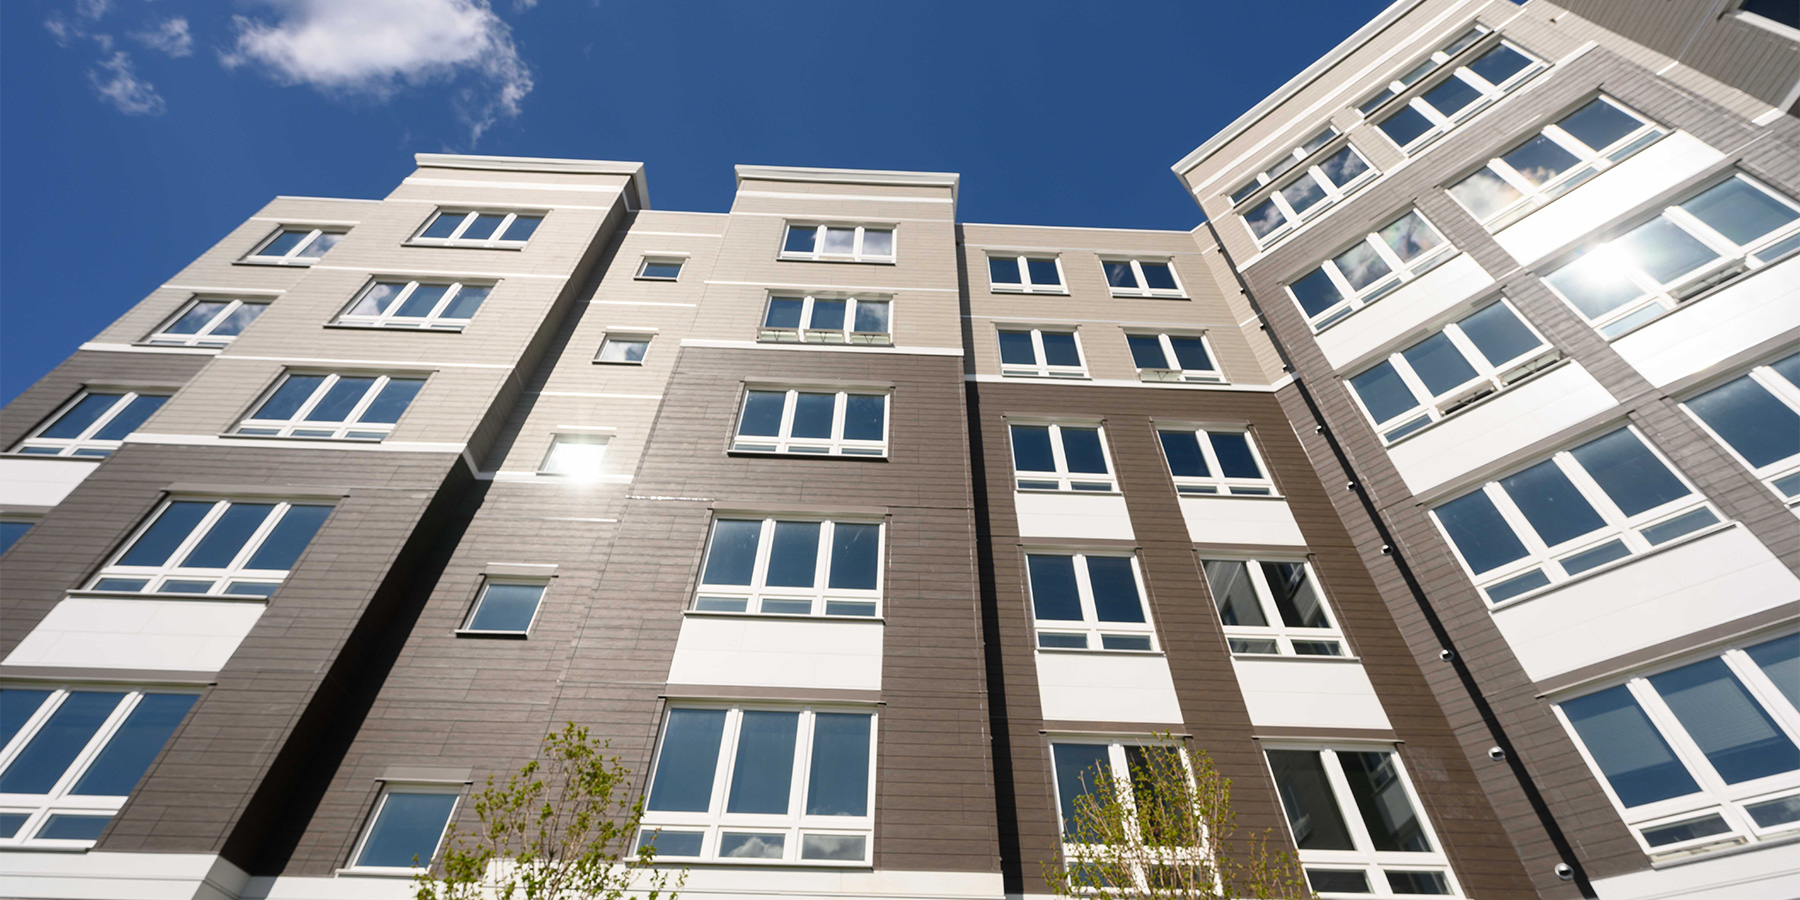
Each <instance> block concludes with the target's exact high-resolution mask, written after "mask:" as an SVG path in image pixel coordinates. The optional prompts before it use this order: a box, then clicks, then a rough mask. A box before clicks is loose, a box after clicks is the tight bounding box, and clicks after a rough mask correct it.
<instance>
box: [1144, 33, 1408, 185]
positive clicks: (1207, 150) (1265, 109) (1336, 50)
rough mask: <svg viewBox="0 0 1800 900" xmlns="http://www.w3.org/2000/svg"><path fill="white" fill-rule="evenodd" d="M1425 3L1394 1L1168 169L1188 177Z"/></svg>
mask: <svg viewBox="0 0 1800 900" xmlns="http://www.w3.org/2000/svg"><path fill="white" fill-rule="evenodd" d="M1424 3H1425V0H1394V2H1393V3H1391V4H1389V5H1388V7H1387V9H1384V10H1382V11H1381V12H1379V13H1377V14H1376V16H1375V18H1373V19H1370V20H1369V22H1368V24H1366V25H1364V26H1363V27H1361V28H1358V29H1356V31H1355V33H1353V34H1351V35H1350V36H1349V37H1347V38H1345V39H1343V40H1342V41H1341V42H1339V43H1338V45H1337V46H1336V47H1333V48H1331V51H1330V52H1328V53H1326V54H1325V55H1324V56H1321V57H1319V58H1318V59H1317V60H1315V61H1314V62H1313V64H1312V65H1310V66H1307V67H1306V68H1304V69H1302V70H1300V74H1298V75H1295V76H1294V77H1292V78H1290V79H1288V80H1287V83H1286V84H1283V85H1282V86H1281V87H1279V88H1276V89H1275V92H1274V93H1272V94H1270V95H1269V96H1267V97H1264V98H1263V99H1262V102H1260V103H1258V104H1256V105H1255V106H1252V107H1250V110H1249V111H1248V112H1246V113H1244V114H1243V115H1241V116H1238V117H1237V118H1236V119H1235V120H1233V121H1232V123H1231V124H1230V125H1227V126H1225V127H1224V128H1222V129H1220V130H1219V132H1218V133H1217V134H1214V135H1213V136H1212V137H1210V138H1207V139H1206V142H1205V143H1203V144H1201V145H1200V146H1198V147H1195V148H1194V149H1193V151H1192V152H1190V153H1188V155H1186V156H1183V157H1182V158H1181V160H1180V161H1179V162H1177V163H1175V165H1173V166H1170V167H1169V168H1171V169H1173V170H1174V171H1175V175H1176V176H1177V177H1180V176H1183V175H1186V174H1187V173H1188V172H1190V171H1192V170H1193V168H1194V166H1196V165H1198V164H1199V163H1200V161H1201V160H1203V159H1205V158H1207V157H1208V156H1211V155H1212V154H1213V153H1214V152H1216V151H1217V150H1218V149H1219V148H1220V147H1222V146H1224V145H1225V144H1227V143H1229V142H1231V141H1232V140H1235V139H1236V138H1237V137H1238V136H1239V135H1241V134H1243V133H1244V132H1245V131H1248V130H1249V128H1250V126H1252V125H1255V124H1256V123H1257V122H1259V121H1261V120H1262V119H1263V118H1265V117H1266V116H1268V115H1269V113H1271V112H1273V111H1274V110H1275V108H1276V107H1279V106H1280V105H1281V104H1283V103H1286V102H1287V101H1288V100H1290V99H1292V98H1293V97H1294V95H1295V94H1298V93H1300V91H1301V90H1303V89H1305V88H1306V87H1307V86H1308V85H1310V84H1312V83H1313V82H1314V81H1317V80H1318V79H1319V76H1321V75H1323V74H1325V72H1327V71H1329V70H1330V69H1331V68H1332V67H1333V66H1336V65H1337V64H1338V63H1340V62H1343V61H1344V60H1345V59H1346V58H1348V57H1349V56H1350V54H1351V53H1354V52H1355V51H1356V50H1357V49H1359V48H1361V47H1362V46H1363V45H1364V44H1367V43H1368V42H1369V41H1370V40H1372V39H1374V37H1375V36H1376V35H1377V34H1380V33H1381V32H1383V31H1386V30H1387V28H1388V26H1390V25H1393V24H1394V23H1395V22H1396V21H1398V20H1399V19H1400V18H1402V17H1403V16H1405V15H1406V14H1407V13H1410V12H1412V11H1413V10H1414V9H1417V8H1418V7H1419V6H1421V5H1423V4H1424ZM1184 183H1185V182H1184Z"/></svg>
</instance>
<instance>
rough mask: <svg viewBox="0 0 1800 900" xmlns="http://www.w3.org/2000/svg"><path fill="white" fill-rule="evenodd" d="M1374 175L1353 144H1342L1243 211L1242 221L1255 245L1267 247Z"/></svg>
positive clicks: (1373, 168) (1368, 180)
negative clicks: (1254, 239) (1333, 151)
mask: <svg viewBox="0 0 1800 900" xmlns="http://www.w3.org/2000/svg"><path fill="white" fill-rule="evenodd" d="M1378 174H1380V173H1378V172H1376V171H1375V167H1374V166H1371V165H1369V161H1368V160H1366V159H1364V158H1363V155H1362V154H1361V153H1359V152H1357V150H1356V148H1355V147H1352V146H1350V145H1349V144H1345V145H1344V146H1342V147H1340V148H1338V150H1337V152H1335V153H1332V154H1330V155H1329V156H1325V157H1323V158H1321V159H1318V160H1316V161H1314V162H1313V163H1312V164H1311V165H1309V166H1307V167H1306V168H1305V169H1304V170H1303V171H1302V172H1300V173H1299V174H1298V175H1295V176H1293V177H1292V178H1289V179H1288V180H1287V182H1286V183H1285V184H1283V185H1281V186H1280V187H1279V188H1277V189H1275V190H1274V191H1271V192H1270V193H1269V195H1268V196H1267V197H1264V198H1263V200H1262V202H1261V203H1258V204H1256V205H1255V206H1252V207H1250V208H1248V209H1246V210H1244V211H1243V217H1244V224H1245V225H1246V226H1248V227H1249V228H1250V233H1251V234H1252V235H1255V237H1256V241H1257V243H1258V244H1259V245H1262V246H1267V245H1269V244H1272V243H1274V242H1275V241H1277V240H1280V239H1281V238H1283V237H1285V236H1287V233H1288V232H1289V231H1292V230H1293V229H1294V228H1295V227H1296V226H1298V225H1299V224H1300V223H1301V222H1304V221H1306V220H1308V219H1310V218H1312V217H1313V216H1316V215H1318V214H1319V213H1322V212H1324V211H1325V210H1327V209H1330V208H1331V206H1332V204H1334V203H1337V202H1338V201H1340V200H1342V199H1344V198H1345V197H1347V196H1349V195H1350V194H1351V193H1353V192H1355V191H1356V190H1357V189H1358V188H1360V187H1362V186H1363V185H1365V184H1368V183H1369V182H1370V181H1373V180H1374V179H1375V177H1376V175H1378ZM1251 193H1252V194H1254V193H1256V191H1252V192H1251Z"/></svg>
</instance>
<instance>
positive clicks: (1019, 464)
mask: <svg viewBox="0 0 1800 900" xmlns="http://www.w3.org/2000/svg"><path fill="white" fill-rule="evenodd" d="M1008 430H1009V432H1010V433H1011V435H1012V456H1013V476H1014V483H1015V485H1016V486H1017V488H1018V489H1019V490H1021V491H1114V490H1117V489H1118V486H1117V483H1116V482H1115V481H1114V480H1113V475H1112V463H1111V458H1110V456H1109V455H1108V453H1107V450H1106V435H1105V432H1104V430H1103V429H1102V428H1101V427H1100V426H1098V425H1078V424H1061V423H1050V424H1042V425H1039V424H1031V423H1021V422H1015V423H1012V424H1011V425H1010V426H1009V427H1008Z"/></svg>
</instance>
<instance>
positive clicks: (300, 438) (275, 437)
mask: <svg viewBox="0 0 1800 900" xmlns="http://www.w3.org/2000/svg"><path fill="white" fill-rule="evenodd" d="M219 437H222V438H237V439H239V440H246V441H283V442H286V441H292V442H294V443H298V444H379V443H381V442H382V441H385V440H387V438H386V437H378V438H352V437H341V438H339V437H309V436H307V435H303V434H239V433H237V432H235V431H227V432H223V433H221V434H220V435H219Z"/></svg>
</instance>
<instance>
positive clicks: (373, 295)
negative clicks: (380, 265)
mask: <svg viewBox="0 0 1800 900" xmlns="http://www.w3.org/2000/svg"><path fill="white" fill-rule="evenodd" d="M405 289H406V285H405V284H404V283H401V282H393V281H378V282H376V283H374V284H372V285H370V286H369V289H368V290H366V291H363V295H362V296H361V297H359V298H358V299H357V301H356V305H355V306H352V307H350V312H349V313H347V314H346V315H352V316H379V315H381V314H382V313H385V312H387V311H388V307H390V306H393V305H394V301H395V300H397V299H399V297H400V292H401V291H403V290H405Z"/></svg>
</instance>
